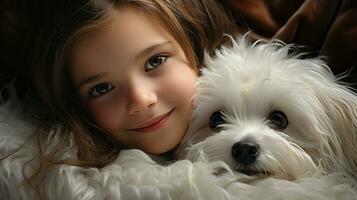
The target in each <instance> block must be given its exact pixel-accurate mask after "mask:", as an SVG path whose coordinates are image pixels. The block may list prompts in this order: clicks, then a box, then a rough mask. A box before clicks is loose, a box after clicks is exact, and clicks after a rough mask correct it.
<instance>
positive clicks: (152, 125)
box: [128, 108, 175, 133]
mask: <svg viewBox="0 0 357 200" xmlns="http://www.w3.org/2000/svg"><path fill="white" fill-rule="evenodd" d="M174 110H175V108H173V109H172V110H170V111H169V112H167V113H165V114H163V115H160V116H158V117H155V118H153V119H151V120H148V121H146V122H144V123H141V124H140V125H138V127H139V128H133V129H128V130H129V131H138V132H145V133H147V132H152V131H155V130H157V129H160V128H161V127H162V126H164V125H165V123H166V121H167V120H168V119H169V117H170V115H171V113H172V112H174Z"/></svg>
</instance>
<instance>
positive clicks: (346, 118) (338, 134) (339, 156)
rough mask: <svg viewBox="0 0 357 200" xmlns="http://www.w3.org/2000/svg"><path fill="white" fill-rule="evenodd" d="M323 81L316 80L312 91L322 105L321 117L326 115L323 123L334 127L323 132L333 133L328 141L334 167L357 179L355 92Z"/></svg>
mask: <svg viewBox="0 0 357 200" xmlns="http://www.w3.org/2000/svg"><path fill="white" fill-rule="evenodd" d="M325 83H326V84H325ZM325 83H321V84H318V86H317V87H316V88H315V89H314V93H315V95H316V96H317V98H318V99H319V101H320V103H321V105H322V107H323V109H324V111H323V112H321V115H320V117H321V119H322V120H323V119H327V120H323V121H324V123H325V124H324V125H322V126H325V127H326V126H329V127H330V128H331V129H333V130H328V131H332V132H333V133H331V132H330V133H326V134H327V135H328V134H332V135H329V136H328V137H329V141H328V143H329V146H330V147H331V149H330V151H332V152H333V154H334V157H335V158H334V159H333V165H334V166H333V167H337V168H338V167H343V168H344V169H345V171H346V172H348V173H349V174H350V175H352V177H354V179H356V180H357V94H356V93H355V92H353V91H352V90H350V89H349V88H348V87H346V86H343V85H342V84H339V83H338V82H337V81H332V80H327V82H325ZM323 153H326V152H323Z"/></svg>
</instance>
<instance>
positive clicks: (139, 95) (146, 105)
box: [128, 86, 157, 114]
mask: <svg viewBox="0 0 357 200" xmlns="http://www.w3.org/2000/svg"><path fill="white" fill-rule="evenodd" d="M130 93H131V94H130V98H129V99H128V112H129V114H138V113H141V112H143V111H147V110H149V109H150V108H152V107H153V106H154V105H155V104H156V103H157V95H156V93H155V92H154V91H153V90H151V89H150V88H149V87H145V86H141V87H136V88H134V89H133V90H132V91H131V92H130Z"/></svg>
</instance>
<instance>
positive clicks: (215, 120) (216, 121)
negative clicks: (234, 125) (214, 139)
mask: <svg viewBox="0 0 357 200" xmlns="http://www.w3.org/2000/svg"><path fill="white" fill-rule="evenodd" d="M223 123H225V121H224V119H223V114H222V112H221V111H216V112H214V113H213V114H212V115H211V117H210V118H209V127H210V128H211V129H213V130H218V128H219V127H218V126H219V125H221V124H223Z"/></svg>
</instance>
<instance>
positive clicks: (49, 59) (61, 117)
mask: <svg viewBox="0 0 357 200" xmlns="http://www.w3.org/2000/svg"><path fill="white" fill-rule="evenodd" d="M75 2H77V3H72V2H70V3H71V5H70V6H69V7H67V8H66V9H65V10H63V11H62V10H61V13H60V14H59V16H55V17H53V19H54V20H52V21H49V23H48V24H47V25H46V26H44V28H42V30H39V33H38V34H37V35H38V37H37V40H35V41H38V42H37V45H36V46H35V48H34V49H35V52H34V58H33V62H32V66H33V70H32V72H33V83H34V90H33V91H32V94H33V98H35V99H36V100H35V101H31V102H32V103H33V102H39V103H38V109H37V111H36V112H37V113H36V114H37V116H39V117H38V122H39V129H38V130H37V131H36V134H37V137H38V144H39V146H42V145H44V142H42V140H43V138H47V137H48V136H47V133H48V131H49V130H50V129H51V127H52V125H53V124H56V123H61V125H62V128H61V137H60V141H59V142H56V143H55V145H54V146H52V147H51V149H52V150H51V152H44V151H40V152H39V155H38V158H39V160H40V163H41V164H40V167H39V168H38V170H37V171H36V172H34V174H33V175H32V176H29V177H26V176H25V177H26V178H27V180H28V181H29V182H32V181H33V180H34V178H35V177H37V176H38V175H39V174H40V172H41V173H46V171H48V170H50V169H51V168H52V167H54V166H55V165H57V164H71V165H78V166H83V167H103V166H105V165H107V164H109V163H111V162H112V161H113V160H114V159H115V158H116V157H117V156H118V154H119V152H120V148H121V147H120V144H118V143H117V142H116V141H115V140H114V139H112V138H111V137H110V135H109V134H106V133H105V132H104V131H103V130H101V129H100V128H99V127H96V126H95V125H94V124H93V123H91V122H90V120H89V116H88V113H86V112H85V110H84V109H83V108H82V106H81V105H80V104H79V102H80V101H79V100H78V96H77V93H76V92H75V90H74V89H73V86H72V83H71V80H70V76H69V72H68V71H69V70H68V68H69V67H70V66H69V63H70V60H69V54H70V51H71V46H72V45H73V43H74V42H75V41H76V39H77V38H78V37H80V36H81V34H83V33H86V32H88V31H91V30H93V29H96V28H99V27H100V26H101V25H102V24H103V23H106V22H107V21H108V20H110V18H111V17H112V16H113V15H114V14H115V11H117V10H118V9H120V7H122V6H134V7H136V8H138V9H140V10H141V11H143V12H145V13H147V14H148V15H153V16H156V17H159V18H160V20H161V21H162V22H163V23H164V24H165V26H166V28H167V29H168V30H169V31H170V33H171V34H172V35H173V37H174V38H175V39H176V40H177V41H178V43H179V44H180V45H181V47H182V49H183V50H184V52H185V55H186V57H187V58H188V60H189V62H190V64H191V66H193V67H196V68H198V67H199V66H201V64H202V61H203V55H204V50H205V49H207V50H208V51H209V50H213V49H214V48H216V47H217V46H219V45H220V44H221V43H222V42H223V40H224V37H223V36H222V34H223V33H233V32H234V31H235V28H234V25H233V21H232V20H231V19H230V18H229V17H228V16H227V15H226V12H225V10H224V9H223V7H222V6H221V5H220V4H218V3H217V2H216V1H215V0H175V1H172V0H91V1H75ZM40 111H41V112H40ZM71 141H72V142H73V143H74V144H75V146H76V149H77V157H78V159H77V160H55V156H54V155H56V153H57V152H60V150H61V149H63V147H65V146H66V145H67V144H68V143H70V142H71ZM46 144H47V143H46ZM49 145H52V144H49Z"/></svg>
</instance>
